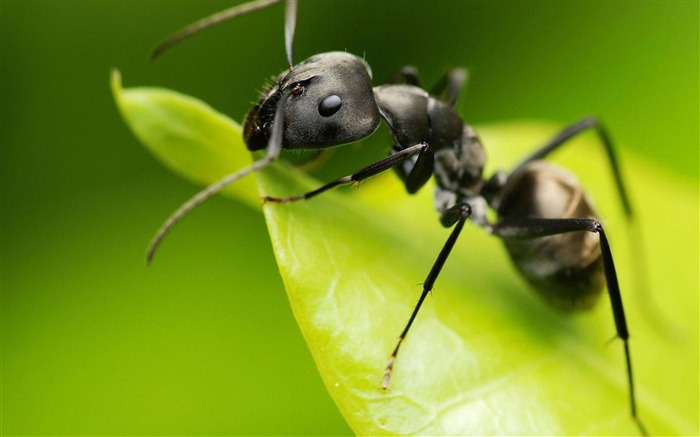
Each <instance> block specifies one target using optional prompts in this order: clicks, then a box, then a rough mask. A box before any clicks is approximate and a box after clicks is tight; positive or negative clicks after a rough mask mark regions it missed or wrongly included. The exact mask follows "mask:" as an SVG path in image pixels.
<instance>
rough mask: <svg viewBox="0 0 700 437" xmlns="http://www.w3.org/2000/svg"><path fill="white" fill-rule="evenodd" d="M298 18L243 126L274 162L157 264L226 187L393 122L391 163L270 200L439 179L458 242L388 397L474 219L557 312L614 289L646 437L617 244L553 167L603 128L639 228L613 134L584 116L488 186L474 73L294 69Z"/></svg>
mask: <svg viewBox="0 0 700 437" xmlns="http://www.w3.org/2000/svg"><path fill="white" fill-rule="evenodd" d="M280 2H281V0H255V1H250V2H248V3H244V4H240V5H238V6H235V7H233V8H230V9H227V10H225V11H221V12H219V13H217V14H214V15H212V16H209V17H207V18H204V19H202V20H200V21H198V22H196V23H194V24H192V25H190V26H188V27H186V28H184V29H182V30H181V31H180V32H178V33H176V34H174V35H172V36H171V37H169V38H167V39H166V40H164V41H163V42H161V43H160V44H159V45H158V46H157V47H156V48H155V50H154V51H153V53H152V58H156V57H157V56H159V55H160V54H162V53H163V52H164V51H165V50H167V49H169V48H171V47H172V46H173V45H175V44H177V43H179V42H180V41H182V40H184V39H186V38H189V37H190V36H192V35H194V34H196V33H198V32H200V31H202V30H204V29H206V28H209V27H212V26H215V25H217V24H219V23H221V22H223V21H226V20H229V19H232V18H235V17H238V16H241V15H243V14H247V13H249V12H252V11H255V10H259V9H263V8H266V7H269V6H271V5H273V4H276V3H280ZM296 9H297V7H296V0H287V1H286V13H285V49H286V55H287V62H288V66H289V71H285V72H283V73H281V74H280V75H279V76H278V77H277V78H276V80H275V81H274V83H273V84H272V85H270V86H269V87H268V88H267V90H266V91H265V92H264V93H263V94H262V96H261V97H260V100H259V102H258V104H256V105H255V106H254V107H253V109H252V110H251V111H250V112H249V113H248V114H247V115H246V117H245V121H244V128H243V135H244V140H245V143H246V145H247V148H248V149H249V150H250V151H257V150H265V156H264V157H262V158H261V159H259V160H257V161H254V162H253V163H252V164H251V165H250V166H249V167H246V168H244V169H241V170H239V171H237V172H235V173H232V174H230V175H228V176H226V177H224V178H222V179H221V180H219V181H218V182H215V183H213V184H211V185H209V186H208V187H206V188H205V189H204V190H202V191H200V192H199V193H198V194H196V195H195V196H194V197H192V198H191V199H190V200H189V201H187V202H186V203H184V204H183V205H182V206H181V207H180V208H179V209H177V210H176V211H175V212H174V213H173V214H172V215H171V216H170V217H169V218H168V219H167V220H166V222H165V223H164V224H163V225H162V226H161V228H160V229H159V230H158V232H157V233H156V235H155V237H154V238H153V240H152V241H151V244H150V246H149V249H148V252H147V261H148V262H149V263H150V262H151V261H152V259H153V256H154V254H155V251H156V249H157V248H158V246H159V245H160V243H161V241H162V240H163V238H164V237H165V236H166V235H167V234H168V232H169V231H170V230H171V229H172V228H173V226H175V224H177V223H178V222H179V221H180V220H181V219H182V218H183V217H184V216H185V215H187V214H188V213H189V212H190V211H192V210H193V209H194V208H195V207H196V206H198V205H199V204H201V203H202V202H204V201H205V200H207V199H208V198H210V197H211V196H213V195H215V194H216V193H218V192H219V191H220V190H221V189H223V188H224V187H225V186H227V185H229V184H231V183H233V182H235V181H236V180H238V179H240V178H242V177H244V176H246V175H248V174H250V173H252V172H255V171H258V170H261V169H263V168H264V167H266V166H268V165H269V164H270V163H272V162H273V161H275V160H276V159H277V158H278V157H279V155H280V153H281V150H282V149H310V150H319V149H325V148H330V147H334V146H339V145H343V144H348V143H353V142H356V141H359V140H362V139H364V138H366V137H368V136H370V135H372V134H373V133H374V132H375V131H376V130H377V128H378V127H379V125H380V123H381V121H382V120H384V122H385V123H386V125H387V126H388V128H389V131H390V132H391V135H392V137H393V142H394V145H393V147H392V149H391V153H390V154H389V156H387V157H385V158H383V159H380V160H379V161H377V162H375V163H373V164H370V165H368V166H367V167H364V168H362V169H360V170H359V171H357V172H355V173H353V174H350V175H348V176H344V177H341V178H338V179H336V180H334V181H332V182H329V183H327V184H325V185H322V186H321V187H319V188H317V189H315V190H313V191H310V192H307V193H303V194H299V195H294V196H290V197H281V198H280V197H269V196H266V197H264V201H265V202H271V203H285V202H294V201H298V200H302V199H310V198H312V197H314V196H317V195H319V194H321V193H323V192H325V191H327V190H330V189H332V188H335V187H337V186H339V185H346V184H353V183H359V182H361V181H363V180H365V179H367V178H369V177H372V176H375V175H377V174H379V173H382V172H384V171H386V170H389V169H394V170H395V172H396V173H397V174H398V176H399V178H400V179H401V181H402V182H403V184H404V186H405V188H406V191H407V192H408V193H409V194H414V193H416V192H417V191H418V190H420V189H421V188H422V187H423V186H424V185H425V184H426V183H427V182H428V180H429V179H430V178H431V177H433V178H434V179H435V182H436V188H435V195H434V196H435V197H434V198H435V208H436V209H437V211H438V214H439V217H440V222H441V224H442V225H443V226H444V227H446V228H452V232H451V233H450V235H449V237H448V238H447V241H446V242H445V244H444V245H443V247H442V249H441V250H440V252H439V254H438V257H437V259H436V260H435V262H434V263H433V265H432V267H431V269H430V271H429V273H428V275H427V276H426V278H425V281H424V282H423V290H422V293H421V295H420V298H419V300H418V303H417V304H416V306H415V308H414V310H413V312H412V313H411V315H410V318H409V319H408V323H407V324H406V326H405V327H404V329H403V331H402V332H401V334H400V335H399V338H398V342H397V344H396V346H395V348H394V350H393V351H392V352H391V355H390V358H389V361H388V364H387V366H386V368H385V370H384V375H383V381H382V388H384V389H387V388H388V387H389V383H390V379H391V375H392V372H393V371H394V366H395V364H396V360H397V357H398V353H399V349H400V347H401V345H402V344H403V342H404V340H405V338H406V336H407V335H408V332H409V330H410V328H411V326H412V325H413V322H414V321H415V319H416V317H417V315H418V312H419V310H420V308H421V306H422V305H423V301H424V300H425V298H426V296H427V295H428V294H429V293H430V291H431V290H432V289H433V286H434V284H435V282H436V281H437V278H438V276H439V275H440V271H441V270H442V268H443V266H444V265H445V262H446V261H447V258H448V257H449V255H450V253H451V251H452V249H453V247H454V245H455V243H456V241H457V239H458V237H459V235H460V233H461V232H462V229H463V227H464V224H465V223H466V222H467V221H468V220H470V221H471V222H473V223H474V224H476V225H477V226H479V227H481V228H483V229H484V231H486V232H487V233H490V234H492V235H495V236H497V237H499V238H500V239H501V240H502V241H503V243H504V245H505V248H506V250H507V252H508V254H509V255H510V258H511V259H512V261H513V263H514V264H515V266H516V267H517V269H518V270H519V271H520V273H521V274H522V275H523V276H524V277H525V279H526V280H527V281H528V282H529V283H530V284H531V285H532V286H533V288H534V289H535V290H536V291H537V292H539V293H540V294H541V295H542V296H543V297H544V298H545V299H546V300H547V301H548V302H549V303H550V304H551V305H552V306H554V307H557V308H560V309H563V310H567V311H572V310H582V309H587V308H590V307H592V306H593V305H595V303H596V302H597V300H598V298H599V297H600V295H601V292H602V290H603V288H604V286H607V290H608V295H609V297H610V303H611V306H612V313H613V318H614V321H615V327H616V331H617V337H619V338H620V339H621V340H622V343H623V348H624V355H625V361H626V370H627V383H628V390H629V403H630V411H631V416H632V419H633V420H634V422H635V423H636V425H637V427H638V428H639V431H640V432H641V433H642V434H643V435H647V431H646V429H645V427H644V425H643V424H642V422H641V420H640V418H639V416H638V414H637V406H636V397H635V389H634V378H633V376H632V359H631V354H630V348H629V330H628V328H627V322H626V320H625V311H624V308H623V303H622V296H621V294H620V287H619V284H618V281H617V273H616V271H615V265H614V262H613V256H612V251H611V248H610V244H609V243H608V239H607V236H606V234H605V231H604V229H603V226H602V224H601V223H600V221H599V220H598V218H597V215H596V213H595V211H594V210H593V206H592V204H591V202H590V201H589V200H588V199H587V197H586V194H585V193H584V191H583V188H582V187H581V185H580V184H579V182H578V181H577V179H576V178H575V177H574V176H573V175H572V174H570V173H569V172H567V171H565V170H563V169H561V168H559V167H557V166H555V165H553V164H551V163H549V162H547V161H545V160H544V159H545V158H546V157H547V156H548V155H549V154H550V153H552V152H553V151H555V150H557V149H559V148H560V147H561V146H563V145H566V144H568V141H569V140H570V139H571V138H573V137H575V136H577V135H578V134H580V133H582V132H584V131H588V130H593V131H594V132H595V133H596V134H597V136H598V138H599V140H600V143H601V144H602V146H603V147H604V149H605V152H606V153H607V159H608V161H609V164H610V167H611V170H612V174H613V177H614V180H615V184H616V187H617V191H618V194H619V197H620V201H621V203H622V206H623V208H624V211H625V215H626V217H627V218H628V219H631V218H632V207H631V204H630V201H629V197H628V195H627V192H626V190H625V186H624V183H623V179H622V174H621V171H620V168H619V165H618V162H617V158H616V155H615V151H614V148H613V144H612V142H611V140H610V137H609V135H608V133H607V131H606V129H605V127H604V126H603V124H602V123H601V122H600V121H599V120H598V119H597V118H595V117H587V118H584V119H582V120H580V121H578V122H576V123H573V124H571V125H570V126H568V127H566V128H565V129H563V130H562V131H561V132H559V133H558V134H557V135H555V136H554V137H553V138H551V139H550V140H549V141H548V142H547V143H546V144H544V145H543V146H542V147H541V148H540V149H539V150H537V151H535V152H534V153H532V154H531V155H530V156H527V157H526V158H525V159H523V160H522V161H521V163H520V164H519V165H517V166H516V167H515V168H514V169H513V170H511V171H510V172H503V171H498V172H496V173H495V174H494V175H492V176H491V177H489V178H484V176H483V167H484V164H485V155H484V149H483V146H482V144H481V141H480V139H479V136H478V135H477V133H476V131H475V130H474V129H473V128H472V127H471V126H469V125H468V124H466V123H464V121H463V120H462V119H461V117H460V116H459V114H458V113H457V112H456V110H455V108H454V106H455V103H456V101H457V98H458V96H459V93H460V90H461V88H462V87H463V85H464V83H465V81H466V78H467V74H466V70H464V69H460V68H455V69H452V70H450V71H448V72H447V73H446V74H445V75H444V77H443V78H442V79H441V81H440V82H439V83H438V84H437V85H436V86H435V87H434V88H433V89H432V90H431V92H427V91H425V90H424V89H423V88H421V87H420V81H419V78H418V73H417V71H416V70H415V69H413V68H412V67H404V68H403V69H402V70H401V71H400V73H399V74H398V75H396V77H394V78H393V79H392V81H391V82H390V83H388V84H386V85H380V86H376V87H373V85H372V79H371V70H370V67H369V65H368V64H367V63H366V62H365V61H364V60H363V59H361V58H359V57H357V56H355V55H352V54H350V53H345V52H330V53H322V54H318V55H314V56H312V57H310V58H308V59H306V60H305V61H303V62H301V63H298V64H296V65H295V64H294V63H293V61H292V43H293V40H294V27H295V23H296ZM489 208H490V209H492V210H494V211H495V212H496V213H497V216H498V218H497V220H496V221H490V220H489V219H488V217H487V212H488V209H489Z"/></svg>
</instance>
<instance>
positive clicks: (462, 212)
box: [382, 202, 472, 390]
mask: <svg viewBox="0 0 700 437" xmlns="http://www.w3.org/2000/svg"><path fill="white" fill-rule="evenodd" d="M471 214H472V208H471V206H470V205H469V204H468V203H465V202H462V203H458V204H456V205H454V206H452V207H450V208H448V209H447V210H446V211H445V213H444V214H443V216H442V218H441V221H442V223H443V224H444V225H445V226H446V227H449V226H452V225H454V229H453V230H452V233H450V236H449V237H448V238H447V241H445V245H444V246H442V250H440V253H439V254H438V257H437V259H436V260H435V263H433V267H432V268H431V269H430V272H429V273H428V276H426V278H425V282H423V292H422V293H421V295H420V298H419V299H418V303H417V304H416V307H415V308H414V309H413V313H411V317H410V318H409V319H408V323H407V324H406V327H405V328H404V329H403V331H402V332H401V335H399V340H398V342H397V343H396V347H395V348H394V351H393V352H392V353H391V357H389V363H388V364H387V366H386V369H385V370H384V379H383V381H382V388H383V389H385V390H386V389H387V388H388V387H389V380H390V379H391V372H392V370H393V369H394V364H395V363H396V356H397V355H398V354H399V348H400V347H401V344H402V343H403V340H404V339H405V338H406V334H408V330H409V329H411V325H413V321H414V320H415V319H416V316H417V315H418V311H419V310H420V308H421V306H422V305H423V301H424V300H425V298H426V296H427V295H428V293H430V291H431V290H432V289H433V285H435V281H436V280H437V277H438V275H439V274H440V271H441V270H442V267H443V266H444V265H445V261H447V257H448V256H450V252H451V251H452V248H453V247H454V245H455V243H456V242H457V238H458V237H459V234H460V233H461V232H462V228H463V227H464V223H465V222H466V221H467V219H468V218H469V216H471Z"/></svg>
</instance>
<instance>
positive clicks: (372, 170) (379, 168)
mask: <svg viewBox="0 0 700 437" xmlns="http://www.w3.org/2000/svg"><path fill="white" fill-rule="evenodd" d="M427 151H428V145H427V144H426V143H419V144H416V145H415V146H411V147H408V148H406V149H403V150H401V151H400V152H397V153H394V154H392V155H389V156H387V157H386V158H384V159H381V160H379V161H377V162H375V163H373V164H370V165H368V166H367V167H365V168H363V169H361V170H360V171H358V172H356V173H353V174H351V175H348V176H344V177H342V178H338V179H336V180H334V181H331V182H329V183H327V184H325V185H323V186H321V187H319V188H317V189H315V190H313V191H309V192H308V193H304V194H298V195H296V196H289V197H271V196H265V197H264V198H263V200H264V201H265V202H274V203H286V202H295V201H297V200H302V199H304V200H306V199H309V198H311V197H314V196H317V195H319V194H321V193H323V192H324V191H328V190H330V189H331V188H335V187H337V186H339V185H346V184H352V183H354V182H361V181H363V180H365V179H367V178H369V177H372V176H375V175H377V174H379V173H381V172H383V171H386V170H388V169H390V168H393V167H395V166H397V165H399V164H401V163H402V162H404V161H406V160H407V159H409V158H411V157H412V156H414V155H418V156H419V157H420V156H423V155H425V154H426V152H427Z"/></svg>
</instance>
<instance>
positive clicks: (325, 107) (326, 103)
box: [318, 94, 343, 117]
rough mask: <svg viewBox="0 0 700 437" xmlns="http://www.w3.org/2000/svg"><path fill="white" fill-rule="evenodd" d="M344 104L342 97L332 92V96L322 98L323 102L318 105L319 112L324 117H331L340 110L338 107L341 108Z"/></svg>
mask: <svg viewBox="0 0 700 437" xmlns="http://www.w3.org/2000/svg"><path fill="white" fill-rule="evenodd" d="M342 104H343V101H342V100H341V99H340V97H338V96H336V95H335V94H331V95H330V96H328V97H326V98H325V99H323V100H321V103H320V104H319V105H318V113H319V114H321V115H322V116H324V117H330V116H331V115H333V114H335V113H336V112H338V109H340V106H341V105H342Z"/></svg>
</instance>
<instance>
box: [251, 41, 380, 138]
mask: <svg viewBox="0 0 700 437" xmlns="http://www.w3.org/2000/svg"><path fill="white" fill-rule="evenodd" d="M285 92H289V93H290V95H289V98H288V99H287V101H286V103H284V104H283V106H282V107H281V108H278V102H279V100H280V97H281V96H282V94H283V93H285ZM278 110H282V111H284V116H283V118H282V119H283V120H284V126H283V127H282V129H283V132H282V146H283V147H284V148H286V149H297V148H303V149H314V148H324V147H331V146H338V145H341V144H347V143H352V142H354V141H358V140H361V139H363V138H365V137H367V136H369V135H370V134H372V133H373V132H374V131H375V130H376V129H377V127H378V126H379V123H380V115H379V109H378V108H377V103H376V102H375V100H374V91H373V90H372V77H371V70H370V68H369V65H367V63H366V62H365V61H364V60H363V59H361V58H359V57H357V56H355V55H351V54H349V53H344V52H330V53H323V54H320V55H315V56H312V57H311V58H309V59H307V60H305V61H304V62H301V63H300V64H298V65H297V66H295V67H294V68H293V69H292V70H291V71H289V72H287V73H285V74H283V75H281V76H280V78H278V81H277V82H276V83H275V84H274V85H272V86H271V87H270V88H269V89H268V90H267V92H265V93H264V94H263V96H262V97H261V99H260V102H259V103H258V104H257V105H256V106H255V107H254V108H253V109H252V110H251V111H250V112H249V113H248V115H247V116H246V119H245V125H244V139H245V142H246V144H247V145H248V149H249V150H260V149H264V148H265V147H267V144H268V141H269V138H270V136H271V134H272V120H273V118H274V115H275V112H276V111H278Z"/></svg>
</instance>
